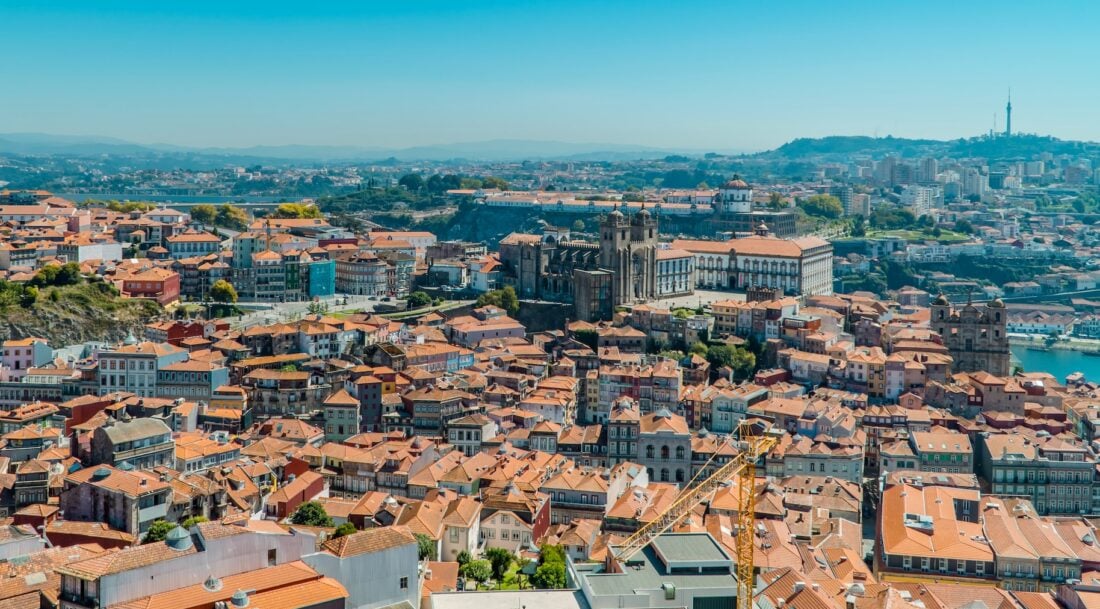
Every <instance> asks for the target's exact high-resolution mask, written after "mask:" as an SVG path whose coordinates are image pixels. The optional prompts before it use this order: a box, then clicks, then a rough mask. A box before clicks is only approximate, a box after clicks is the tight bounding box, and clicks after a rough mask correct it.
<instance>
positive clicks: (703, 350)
mask: <svg viewBox="0 0 1100 609" xmlns="http://www.w3.org/2000/svg"><path fill="white" fill-rule="evenodd" d="M708 351H710V348H709V347H707V344H706V343H695V344H694V345H692V346H691V349H690V350H689V352H690V353H692V354H694V355H702V356H703V357H706V356H707V352H708Z"/></svg>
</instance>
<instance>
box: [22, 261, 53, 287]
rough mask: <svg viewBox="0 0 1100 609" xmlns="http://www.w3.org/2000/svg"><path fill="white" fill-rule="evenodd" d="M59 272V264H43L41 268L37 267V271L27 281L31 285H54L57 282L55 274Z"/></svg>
mask: <svg viewBox="0 0 1100 609" xmlns="http://www.w3.org/2000/svg"><path fill="white" fill-rule="evenodd" d="M60 272H61V267H59V266H53V265H50V266H44V267H42V268H41V269H39V271H38V272H37V273H35V274H34V277H33V278H31V280H30V281H29V282H27V283H28V284H30V285H32V286H49V285H56V284H57V274H58V273H60Z"/></svg>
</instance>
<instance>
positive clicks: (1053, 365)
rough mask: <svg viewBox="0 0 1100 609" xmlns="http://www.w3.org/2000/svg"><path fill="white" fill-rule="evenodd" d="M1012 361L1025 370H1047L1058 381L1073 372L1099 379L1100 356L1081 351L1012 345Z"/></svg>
mask: <svg viewBox="0 0 1100 609" xmlns="http://www.w3.org/2000/svg"><path fill="white" fill-rule="evenodd" d="M1012 363H1013V364H1014V365H1015V364H1019V365H1021V366H1023V367H1024V370H1025V371H1026V372H1049V373H1051V374H1053V375H1054V378H1056V379H1058V380H1059V381H1064V380H1065V379H1066V376H1067V375H1069V374H1072V373H1074V372H1083V373H1085V378H1086V379H1088V380H1090V381H1100V357H1097V356H1091V355H1085V354H1084V353H1083V352H1081V351H1070V350H1067V349H1051V350H1049V351H1036V350H1034V349H1028V348H1027V347H1024V346H1020V345H1013V346H1012Z"/></svg>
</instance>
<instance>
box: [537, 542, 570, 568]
mask: <svg viewBox="0 0 1100 609" xmlns="http://www.w3.org/2000/svg"><path fill="white" fill-rule="evenodd" d="M548 562H560V563H561V564H563V565H564V564H565V548H563V547H561V546H555V545H550V544H546V543H544V544H542V545H541V546H539V564H540V565H541V564H546V563H548Z"/></svg>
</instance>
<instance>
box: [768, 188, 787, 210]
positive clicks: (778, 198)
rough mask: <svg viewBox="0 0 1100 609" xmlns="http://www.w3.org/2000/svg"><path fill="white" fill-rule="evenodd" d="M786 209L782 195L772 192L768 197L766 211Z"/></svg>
mask: <svg viewBox="0 0 1100 609" xmlns="http://www.w3.org/2000/svg"><path fill="white" fill-rule="evenodd" d="M786 207H787V202H786V201H785V200H784V199H783V195H781V194H779V193H778V192H773V193H770V194H769V195H768V209H771V210H775V211H778V210H781V209H785V208H786Z"/></svg>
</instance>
